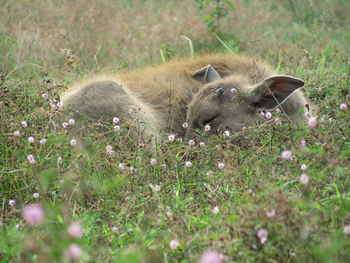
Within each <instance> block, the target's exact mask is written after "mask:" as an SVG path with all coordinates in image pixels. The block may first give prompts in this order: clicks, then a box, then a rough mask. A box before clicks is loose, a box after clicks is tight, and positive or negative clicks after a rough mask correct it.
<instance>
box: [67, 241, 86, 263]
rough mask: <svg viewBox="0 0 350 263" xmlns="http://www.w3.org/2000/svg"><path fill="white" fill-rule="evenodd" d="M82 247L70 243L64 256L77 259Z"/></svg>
mask: <svg viewBox="0 0 350 263" xmlns="http://www.w3.org/2000/svg"><path fill="white" fill-rule="evenodd" d="M81 253H82V249H81V247H79V246H78V245H77V244H71V245H70V246H69V247H68V248H67V249H66V250H65V251H64V256H65V257H66V258H68V259H71V260H77V259H79V258H80V257H81Z"/></svg>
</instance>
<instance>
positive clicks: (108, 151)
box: [106, 145, 114, 155]
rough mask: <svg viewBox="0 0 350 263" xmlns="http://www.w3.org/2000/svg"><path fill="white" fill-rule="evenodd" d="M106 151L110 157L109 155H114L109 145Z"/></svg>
mask: <svg viewBox="0 0 350 263" xmlns="http://www.w3.org/2000/svg"><path fill="white" fill-rule="evenodd" d="M106 150H107V153H108V154H109V155H111V154H113V153H114V150H113V148H112V146H110V145H107V147H106Z"/></svg>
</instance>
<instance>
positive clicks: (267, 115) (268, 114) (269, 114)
mask: <svg viewBox="0 0 350 263" xmlns="http://www.w3.org/2000/svg"><path fill="white" fill-rule="evenodd" d="M265 118H266V119H268V120H269V119H271V118H272V113H271V112H269V111H268V112H266V114H265Z"/></svg>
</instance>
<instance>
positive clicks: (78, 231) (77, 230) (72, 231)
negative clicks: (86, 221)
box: [67, 222, 83, 238]
mask: <svg viewBox="0 0 350 263" xmlns="http://www.w3.org/2000/svg"><path fill="white" fill-rule="evenodd" d="M67 231H68V234H69V235H70V236H71V237H74V238H79V237H82V236H83V228H82V226H81V225H80V224H79V223H78V222H73V223H71V224H70V225H69V227H68V229H67Z"/></svg>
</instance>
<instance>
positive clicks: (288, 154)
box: [281, 150, 292, 160]
mask: <svg viewBox="0 0 350 263" xmlns="http://www.w3.org/2000/svg"><path fill="white" fill-rule="evenodd" d="M281 157H282V158H283V159H287V160H290V158H291V157H292V152H291V151H289V150H284V151H283V152H282V153H281Z"/></svg>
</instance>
